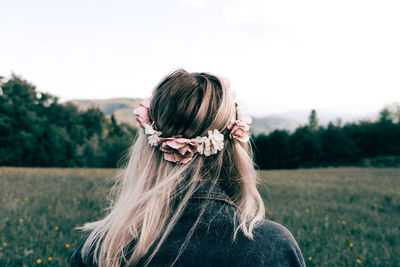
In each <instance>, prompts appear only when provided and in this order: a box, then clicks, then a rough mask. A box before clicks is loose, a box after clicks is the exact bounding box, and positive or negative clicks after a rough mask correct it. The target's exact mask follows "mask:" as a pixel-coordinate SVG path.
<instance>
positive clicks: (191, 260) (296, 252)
mask: <svg viewBox="0 0 400 267" xmlns="http://www.w3.org/2000/svg"><path fill="white" fill-rule="evenodd" d="M210 186H211V184H210V183H208V182H206V183H202V185H201V187H200V188H199V189H198V190H197V191H196V192H195V193H194V195H193V196H192V198H191V199H190V200H189V203H188V206H187V207H186V209H185V211H184V212H183V214H182V217H181V218H180V219H179V221H178V222H177V224H176V225H175V227H174V229H173V230H172V232H171V233H170V235H169V236H168V238H167V239H166V241H165V242H164V243H163V244H162V246H161V247H160V250H159V251H158V252H157V253H156V255H155V256H154V258H153V259H152V261H151V262H150V264H149V266H171V264H172V263H173V262H174V260H175V258H176V256H177V254H178V251H179V248H180V247H181V245H182V242H183V241H184V240H185V237H186V234H187V233H188V232H189V230H190V229H191V227H192V226H193V224H194V223H195V221H196V219H197V217H198V214H199V212H200V209H201V207H202V205H203V204H207V208H206V210H205V212H204V214H203V216H202V217H201V219H200V221H199V223H198V225H197V227H196V228H195V231H194V232H193V235H192V237H191V238H190V240H189V242H188V244H187V246H186V248H185V249H184V251H183V253H182V254H181V256H180V257H179V258H178V260H177V261H176V263H175V264H174V266H218V267H222V266H305V263H304V259H303V256H302V254H301V251H300V248H299V246H298V245H297V243H296V241H295V239H294V238H293V236H292V234H291V233H290V232H289V231H288V230H287V229H286V228H285V227H283V226H282V225H280V224H278V223H275V222H272V221H269V220H264V221H263V222H262V223H261V224H260V225H259V226H257V227H256V228H255V229H254V231H253V235H254V240H250V239H248V238H247V237H246V236H244V234H243V233H242V232H241V231H239V232H238V235H237V239H236V241H232V237H233V230H234V228H233V222H234V216H233V215H234V212H235V210H237V209H238V208H237V206H236V205H235V204H234V203H233V202H232V201H231V200H230V198H229V197H228V195H227V194H226V193H225V192H224V191H223V190H222V189H221V188H220V187H218V186H215V187H214V188H213V190H212V192H211V195H209V196H207V193H208V190H209V189H210ZM82 244H83V243H82ZM81 247H82V245H81ZM81 247H79V248H78V249H77V250H76V252H75V253H74V255H73V256H72V262H71V266H96V265H92V264H87V265H85V264H83V263H82V260H81V254H80V250H81ZM143 259H146V257H144V258H143ZM143 263H144V260H143V261H142V262H140V263H139V264H138V265H139V266H140V265H143Z"/></svg>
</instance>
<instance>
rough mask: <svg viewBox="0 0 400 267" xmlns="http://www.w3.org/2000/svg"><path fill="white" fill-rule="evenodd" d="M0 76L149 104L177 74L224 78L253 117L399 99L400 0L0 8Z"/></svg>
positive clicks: (67, 93) (63, 93) (13, 4)
mask: <svg viewBox="0 0 400 267" xmlns="http://www.w3.org/2000/svg"><path fill="white" fill-rule="evenodd" d="M0 10H1V15H0V25H1V32H0V75H2V76H6V77H8V76H9V75H10V73H11V72H12V71H13V72H15V73H17V74H19V75H22V76H23V77H24V78H26V79H28V80H29V81H31V82H32V83H34V84H35V85H36V86H37V88H38V89H39V90H40V91H46V92H50V93H52V94H54V95H57V96H59V97H60V98H61V100H68V99H82V98H96V99H103V98H113V97H145V96H147V95H149V94H150V93H151V91H152V89H153V88H154V86H155V85H156V84H157V83H158V82H159V80H160V79H161V78H162V77H163V76H164V75H166V74H167V73H169V72H170V71H172V70H173V69H175V68H178V67H182V68H184V69H186V70H187V71H190V72H194V71H205V72H211V73H215V74H218V75H220V76H226V77H228V78H229V79H230V80H231V84H232V89H234V90H235V91H236V92H237V94H238V96H239V98H240V99H241V103H242V104H243V105H244V108H245V110H246V111H247V112H248V113H249V114H251V115H260V114H269V113H277V112H282V111H287V110H294V109H311V108H316V109H334V110H341V111H347V112H349V113H368V112H372V111H376V110H379V109H381V108H382V107H383V106H384V105H385V104H386V103H389V102H393V101H399V100H400V15H399V14H400V1H384V0H380V1H366V0H362V1H351V0H346V1H341V0H336V1H322V0H317V1H299V0H295V1H283V0H279V1H260V0H246V1H244V0H243V1H216V0H214V1H211V0H173V1H161V0H160V1H148V0H147V1H115V0H113V1H111V0H110V1H98V0H90V1H89V0H79V1H78V0H68V1H54V0H49V1H43V0H35V1H31V0H25V1H22V0H21V1H15V0H13V1H11V0H5V1H4V0H2V1H1V2H0Z"/></svg>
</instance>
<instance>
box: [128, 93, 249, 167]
mask: <svg viewBox="0 0 400 267" xmlns="http://www.w3.org/2000/svg"><path fill="white" fill-rule="evenodd" d="M149 109H150V98H146V99H144V100H143V101H142V102H141V104H140V106H139V107H138V108H136V109H134V110H133V113H134V114H135V115H136V121H137V124H138V127H141V128H143V130H144V133H145V134H146V135H147V138H148V140H149V144H150V146H152V147H159V149H160V150H161V151H162V152H164V159H165V160H167V161H170V162H175V163H183V164H185V163H188V162H189V161H190V160H191V159H192V158H193V155H194V154H195V153H199V154H200V155H204V156H206V157H208V156H210V155H213V154H216V153H217V152H218V151H221V150H222V149H223V148H224V135H223V134H222V133H220V132H219V131H218V130H217V129H214V130H213V131H211V130H210V131H208V136H197V137H196V138H192V139H187V138H183V137H182V135H175V136H172V137H161V134H162V132H160V131H157V130H156V129H154V127H153V125H154V122H152V123H151V122H150V115H149ZM250 123H251V118H250V117H247V116H243V117H241V118H239V119H238V120H234V119H232V121H231V123H230V124H229V126H228V130H230V133H229V138H231V139H237V140H238V141H240V142H247V141H249V134H250V132H249V128H250V127H249V125H248V124H250Z"/></svg>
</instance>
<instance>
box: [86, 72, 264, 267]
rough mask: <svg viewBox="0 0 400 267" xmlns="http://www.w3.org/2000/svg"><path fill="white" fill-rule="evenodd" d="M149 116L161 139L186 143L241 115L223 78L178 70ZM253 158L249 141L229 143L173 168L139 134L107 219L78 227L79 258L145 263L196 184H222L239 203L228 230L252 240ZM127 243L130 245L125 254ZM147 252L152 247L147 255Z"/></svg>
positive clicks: (257, 212)
mask: <svg viewBox="0 0 400 267" xmlns="http://www.w3.org/2000/svg"><path fill="white" fill-rule="evenodd" d="M149 112H150V118H151V121H153V122H154V124H155V126H156V128H157V129H159V130H160V131H162V132H163V136H166V137H169V136H172V135H178V134H181V135H182V136H184V137H185V138H194V137H196V136H204V135H206V133H207V131H208V130H210V129H218V130H219V131H220V132H221V133H223V134H225V136H227V134H226V133H229V132H228V129H227V126H228V125H229V123H230V122H231V118H232V117H236V118H237V117H238V116H239V114H238V110H237V106H236V103H235V102H234V100H233V98H232V96H231V94H230V91H229V89H228V88H226V87H225V86H224V83H223V82H222V79H221V78H219V77H217V76H215V75H211V74H209V73H188V72H186V71H185V70H182V69H178V70H176V71H174V72H172V73H170V74H169V75H167V76H166V77H165V78H164V79H163V80H162V81H161V82H160V84H159V85H158V86H157V87H156V88H155V90H154V91H153V95H152V97H151V103H150V111H149ZM252 155H253V154H252V149H251V146H250V145H249V144H248V143H241V142H239V141H237V140H236V139H230V138H229V137H228V138H225V139H224V149H222V151H219V152H218V153H217V154H215V155H212V156H209V157H205V156H202V155H199V154H196V155H195V156H194V157H193V159H192V160H191V161H189V162H188V163H187V164H174V163H171V162H169V161H166V160H165V159H163V154H162V152H161V151H159V150H158V149H155V148H153V147H151V146H150V145H149V144H148V139H147V136H146V135H145V134H144V132H143V131H142V130H140V133H139V134H138V136H137V137H136V140H135V142H134V144H133V145H132V147H131V148H130V153H129V161H128V162H127V165H126V167H125V168H124V169H123V172H122V174H121V175H120V176H119V177H120V178H121V179H119V180H118V181H117V183H116V188H117V191H118V194H117V195H118V197H117V199H116V200H115V201H114V202H112V203H111V207H110V212H109V214H108V215H107V216H106V217H105V218H104V219H102V220H99V221H97V222H92V223H86V224H85V225H84V226H83V227H80V228H79V229H83V230H90V231H91V233H90V234H89V236H88V238H87V239H86V241H85V243H84V245H83V248H82V258H83V260H84V261H85V260H88V259H89V255H90V254H91V253H93V254H92V255H93V258H94V261H95V262H96V263H97V264H98V265H99V266H120V265H121V263H122V262H126V263H127V264H128V265H135V264H137V263H138V262H139V260H141V259H142V258H143V257H144V256H145V255H146V254H147V253H150V255H149V256H148V257H147V258H146V262H145V265H148V264H149V263H150V261H151V259H152V258H153V257H154V255H155V254H156V252H157V251H158V250H159V248H160V246H161V244H162V243H163V242H164V241H165V239H166V237H167V236H168V234H169V233H170V232H171V230H172V228H173V227H174V225H175V224H176V222H177V220H178V219H179V218H180V215H181V214H182V212H183V210H184V208H185V207H186V204H187V202H188V200H189V199H190V197H191V195H192V194H193V192H194V191H195V190H196V184H198V183H197V182H198V181H210V182H212V184H213V185H218V186H220V187H221V188H222V189H223V190H224V191H225V192H226V193H227V194H228V196H229V197H230V198H231V199H232V201H233V202H234V203H235V204H236V205H237V207H238V209H237V211H236V213H235V218H238V219H239V223H238V224H234V235H233V239H236V236H237V233H238V231H240V230H241V231H242V232H243V233H244V235H245V236H247V237H248V238H250V239H253V234H252V232H253V229H254V227H255V226H256V225H257V224H258V223H259V222H261V221H262V219H263V218H264V216H265V208H264V203H263V200H262V198H261V196H260V194H259V192H258V191H257V188H256V185H257V183H258V177H257V173H256V171H255V169H254V161H253V156H252ZM201 215H202V213H201V214H199V217H198V218H197V221H196V223H195V224H194V225H193V227H192V230H191V231H190V233H189V235H188V236H187V237H186V241H185V242H184V245H182V247H181V248H180V250H179V253H178V256H177V258H178V257H179V255H180V253H182V251H183V249H184V246H185V243H187V242H188V240H189V238H190V234H191V233H193V230H194V228H195V227H196V224H197V222H198V221H199V219H200V217H201ZM133 240H135V241H136V243H135V247H134V249H133V251H128V249H127V248H128V247H129V244H130V243H131V242H132V241H133ZM156 241H157V242H156ZM152 246H154V249H153V250H152V251H149V249H150V247H152ZM177 258H176V259H175V261H176V260H177Z"/></svg>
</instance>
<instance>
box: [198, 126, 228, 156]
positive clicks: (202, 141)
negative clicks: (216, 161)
mask: <svg viewBox="0 0 400 267" xmlns="http://www.w3.org/2000/svg"><path fill="white" fill-rule="evenodd" d="M196 141H197V142H198V143H199V146H198V147H197V152H199V153H200V154H204V155H205V156H206V157H208V156H210V155H212V154H216V153H217V152H218V151H221V150H222V149H223V148H224V135H223V134H221V133H220V132H219V131H218V130H217V129H215V130H214V132H212V131H208V137H205V136H203V137H200V136H198V137H196Z"/></svg>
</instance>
